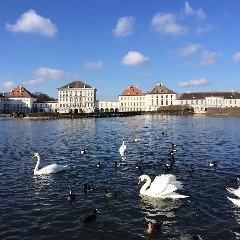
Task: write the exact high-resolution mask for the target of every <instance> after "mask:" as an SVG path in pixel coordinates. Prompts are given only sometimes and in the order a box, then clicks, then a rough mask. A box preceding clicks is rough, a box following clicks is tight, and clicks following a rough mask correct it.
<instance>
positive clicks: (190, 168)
mask: <svg viewBox="0 0 240 240" xmlns="http://www.w3.org/2000/svg"><path fill="white" fill-rule="evenodd" d="M194 170H195V168H194V166H193V165H192V164H190V165H189V166H188V167H187V172H189V173H192V172H194Z"/></svg>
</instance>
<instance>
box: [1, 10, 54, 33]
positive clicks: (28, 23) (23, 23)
mask: <svg viewBox="0 0 240 240" xmlns="http://www.w3.org/2000/svg"><path fill="white" fill-rule="evenodd" d="M6 29H7V30H9V31H12V32H25V33H39V34H42V35H46V36H49V37H53V36H54V35H55V34H56V33H57V27H56V26H55V25H54V24H53V23H52V22H51V21H50V19H48V18H44V17H42V16H40V15H38V14H37V13H36V11H35V10H33V9H31V10H29V11H27V12H25V13H23V14H22V15H21V16H20V18H19V19H18V20H17V22H16V24H13V25H12V24H10V23H7V24H6Z"/></svg>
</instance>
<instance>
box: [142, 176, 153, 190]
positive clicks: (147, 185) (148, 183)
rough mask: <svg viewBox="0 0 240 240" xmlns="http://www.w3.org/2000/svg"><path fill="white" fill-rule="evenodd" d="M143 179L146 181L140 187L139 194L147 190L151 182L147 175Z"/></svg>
mask: <svg viewBox="0 0 240 240" xmlns="http://www.w3.org/2000/svg"><path fill="white" fill-rule="evenodd" d="M144 180H146V182H145V183H144V184H143V186H142V187H141V189H140V194H144V193H145V192H146V190H147V188H148V187H149V186H150V184H151V178H150V177H149V176H147V175H146V176H145V177H144Z"/></svg>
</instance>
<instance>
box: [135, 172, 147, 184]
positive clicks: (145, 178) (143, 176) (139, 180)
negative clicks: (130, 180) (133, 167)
mask: <svg viewBox="0 0 240 240" xmlns="http://www.w3.org/2000/svg"><path fill="white" fill-rule="evenodd" d="M145 180H149V176H148V175H146V174H143V175H141V176H140V177H139V178H138V182H137V183H138V184H140V183H141V182H142V181H145Z"/></svg>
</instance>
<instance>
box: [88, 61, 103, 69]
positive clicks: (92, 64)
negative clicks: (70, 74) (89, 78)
mask: <svg viewBox="0 0 240 240" xmlns="http://www.w3.org/2000/svg"><path fill="white" fill-rule="evenodd" d="M84 66H85V68H86V69H98V68H101V67H102V66H103V62H102V61H96V62H94V61H86V62H85V63H84Z"/></svg>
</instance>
